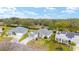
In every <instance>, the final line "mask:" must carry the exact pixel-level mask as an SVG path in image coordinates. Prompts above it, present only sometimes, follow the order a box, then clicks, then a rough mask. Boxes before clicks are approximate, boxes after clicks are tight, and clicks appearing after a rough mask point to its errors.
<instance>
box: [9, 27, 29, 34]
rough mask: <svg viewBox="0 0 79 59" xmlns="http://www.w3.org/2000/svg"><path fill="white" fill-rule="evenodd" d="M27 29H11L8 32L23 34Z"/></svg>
mask: <svg viewBox="0 0 79 59" xmlns="http://www.w3.org/2000/svg"><path fill="white" fill-rule="evenodd" d="M27 30H28V29H27V28H24V27H16V28H12V29H11V30H10V31H9V32H16V33H25V32H26V31H27Z"/></svg>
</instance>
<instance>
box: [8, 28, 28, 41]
mask: <svg viewBox="0 0 79 59" xmlns="http://www.w3.org/2000/svg"><path fill="white" fill-rule="evenodd" d="M27 32H28V29H27V28H24V27H16V28H12V29H11V30H10V31H9V32H8V36H14V38H15V40H14V41H15V42H17V41H19V39H20V38H21V37H22V36H23V35H24V34H25V33H27Z"/></svg>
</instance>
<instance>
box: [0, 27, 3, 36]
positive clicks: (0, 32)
mask: <svg viewBox="0 0 79 59" xmlns="http://www.w3.org/2000/svg"><path fill="white" fill-rule="evenodd" d="M2 33H3V30H2V28H0V36H1V34H2Z"/></svg>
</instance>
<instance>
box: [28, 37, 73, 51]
mask: <svg viewBox="0 0 79 59" xmlns="http://www.w3.org/2000/svg"><path fill="white" fill-rule="evenodd" d="M27 45H28V46H30V47H32V48H35V49H40V50H41V49H43V50H48V51H72V48H69V47H68V45H65V44H62V43H59V42H57V41H55V39H54V36H52V37H51V38H50V40H49V39H38V40H32V41H30V42H28V44H27Z"/></svg>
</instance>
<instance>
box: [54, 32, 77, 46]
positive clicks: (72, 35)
mask: <svg viewBox="0 0 79 59" xmlns="http://www.w3.org/2000/svg"><path fill="white" fill-rule="evenodd" d="M55 39H56V40H57V41H59V42H61V43H64V44H69V41H71V42H75V43H76V45H77V46H79V33H78V32H61V31H57V33H56V36H55Z"/></svg>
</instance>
